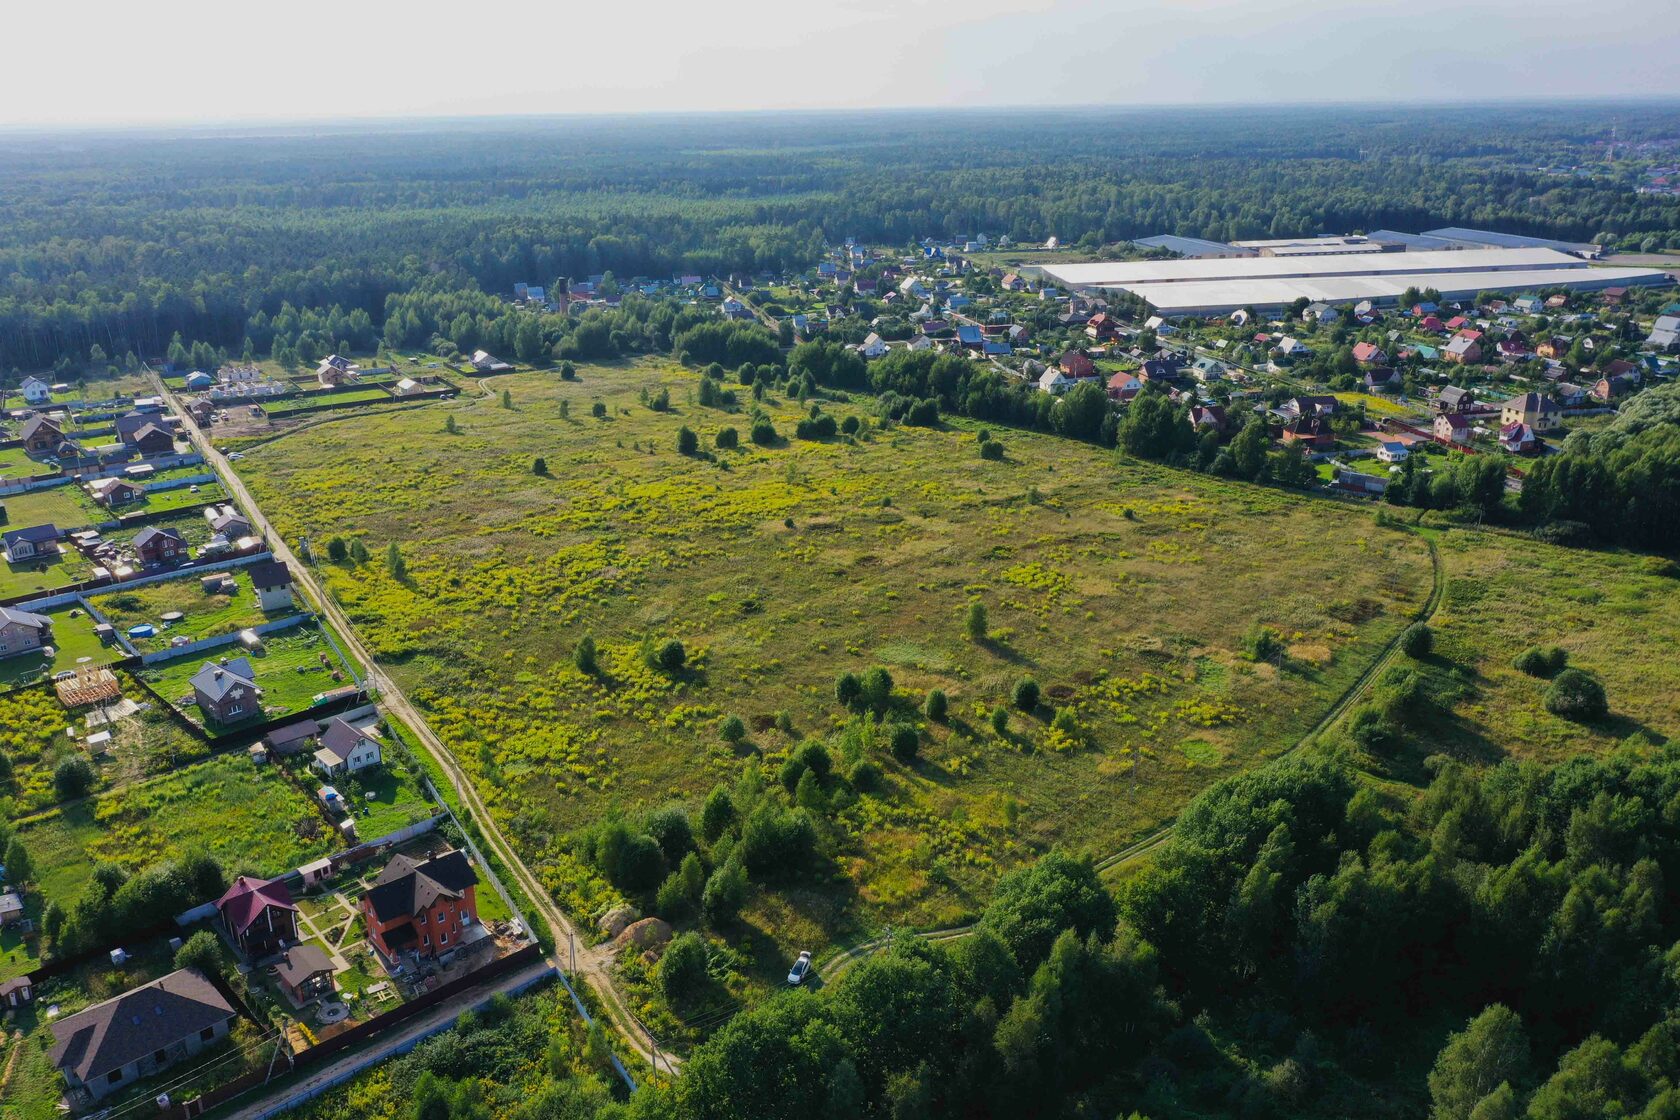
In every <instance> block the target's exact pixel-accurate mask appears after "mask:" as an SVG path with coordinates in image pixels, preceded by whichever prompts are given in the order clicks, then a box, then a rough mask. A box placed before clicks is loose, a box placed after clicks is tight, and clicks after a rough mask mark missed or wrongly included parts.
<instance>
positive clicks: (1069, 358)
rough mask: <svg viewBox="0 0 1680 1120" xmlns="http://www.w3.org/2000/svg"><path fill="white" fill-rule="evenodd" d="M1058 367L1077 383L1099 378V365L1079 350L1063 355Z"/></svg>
mask: <svg viewBox="0 0 1680 1120" xmlns="http://www.w3.org/2000/svg"><path fill="white" fill-rule="evenodd" d="M1056 365H1057V367H1058V368H1059V369H1060V370H1061V371H1062V372H1063V373H1065V374H1067V375H1068V376H1069V377H1071V378H1073V379H1074V380H1075V381H1078V380H1080V379H1081V378H1085V377H1095V376H1097V365H1096V363H1095V362H1093V361H1091V359H1090V358H1087V357H1086V356H1085V355H1084V354H1081V353H1080V352H1079V351H1077V350H1069V351H1068V352H1067V353H1066V354H1063V355H1062V357H1061V360H1060V361H1058V362H1057V363H1056Z"/></svg>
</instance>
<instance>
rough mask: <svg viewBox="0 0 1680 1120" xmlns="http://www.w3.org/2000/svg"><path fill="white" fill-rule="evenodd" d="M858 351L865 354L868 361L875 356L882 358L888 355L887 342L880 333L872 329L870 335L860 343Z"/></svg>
mask: <svg viewBox="0 0 1680 1120" xmlns="http://www.w3.org/2000/svg"><path fill="white" fill-rule="evenodd" d="M857 352H858V353H859V354H861V355H863V357H864V359H865V360H866V361H867V360H871V359H874V358H882V357H885V356H886V353H887V344H886V341H885V340H884V339H883V338H882V337H881V336H880V335H878V334H876V333H875V332H874V331H870V332H869V336H868V337H867V338H865V339H864V340H863V341H862V342H860V343H858V347H857Z"/></svg>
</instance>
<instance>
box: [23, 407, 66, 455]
mask: <svg viewBox="0 0 1680 1120" xmlns="http://www.w3.org/2000/svg"><path fill="white" fill-rule="evenodd" d="M18 438H20V439H22V440H23V450H24V451H25V452H26V453H27V454H30V455H51V454H52V453H53V452H54V451H57V450H58V445H59V444H61V443H63V442H64V429H63V428H61V427H59V426H58V422H57V421H55V420H53V419H52V418H51V417H49V416H31V417H29V418H28V419H27V420H25V421H24V422H23V427H22V428H20V429H19V430H18Z"/></svg>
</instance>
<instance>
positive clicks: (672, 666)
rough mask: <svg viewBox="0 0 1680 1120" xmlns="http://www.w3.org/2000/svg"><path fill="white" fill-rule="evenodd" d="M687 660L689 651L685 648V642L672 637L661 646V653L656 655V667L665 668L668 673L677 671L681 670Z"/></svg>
mask: <svg viewBox="0 0 1680 1120" xmlns="http://www.w3.org/2000/svg"><path fill="white" fill-rule="evenodd" d="M687 661H688V651H687V650H685V649H684V648H683V644H682V643H681V642H679V641H678V640H677V639H675V638H671V639H669V640H667V641H666V642H665V644H664V645H662V646H660V647H659V653H658V654H657V656H656V660H655V663H654V664H655V668H659V669H663V670H665V671H666V672H667V673H675V672H677V671H678V670H680V669H681V668H682V667H683V665H684V664H685V663H686V662H687Z"/></svg>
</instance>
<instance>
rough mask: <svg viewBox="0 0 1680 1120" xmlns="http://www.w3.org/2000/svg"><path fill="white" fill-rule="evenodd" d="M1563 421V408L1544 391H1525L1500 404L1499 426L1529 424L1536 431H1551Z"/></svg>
mask: <svg viewBox="0 0 1680 1120" xmlns="http://www.w3.org/2000/svg"><path fill="white" fill-rule="evenodd" d="M1562 423H1563V410H1562V409H1561V408H1559V407H1558V406H1557V402H1556V401H1554V400H1552V399H1551V398H1550V397H1548V396H1546V395H1545V394H1543V393H1524V394H1522V395H1521V396H1519V397H1512V398H1511V399H1510V400H1508V401H1506V402H1505V403H1504V404H1502V405H1500V406H1499V426H1500V427H1501V428H1506V427H1509V426H1510V425H1512V424H1527V425H1528V426H1529V427H1530V428H1533V429H1534V430H1535V431H1536V432H1550V431H1553V430H1555V429H1556V428H1557V427H1558V425H1560V424H1562Z"/></svg>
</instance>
